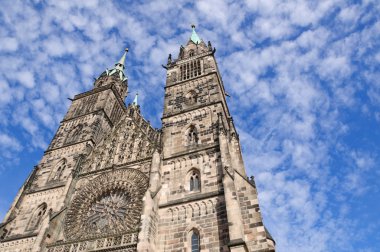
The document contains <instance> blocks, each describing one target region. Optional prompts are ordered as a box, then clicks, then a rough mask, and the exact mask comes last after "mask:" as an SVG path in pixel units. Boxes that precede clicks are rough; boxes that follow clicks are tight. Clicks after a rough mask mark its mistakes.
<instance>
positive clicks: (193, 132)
mask: <svg viewBox="0 0 380 252" xmlns="http://www.w3.org/2000/svg"><path fill="white" fill-rule="evenodd" d="M187 142H188V143H189V145H192V144H197V143H198V132H197V129H196V128H195V126H194V125H191V126H190V127H189V129H188V131H187Z"/></svg>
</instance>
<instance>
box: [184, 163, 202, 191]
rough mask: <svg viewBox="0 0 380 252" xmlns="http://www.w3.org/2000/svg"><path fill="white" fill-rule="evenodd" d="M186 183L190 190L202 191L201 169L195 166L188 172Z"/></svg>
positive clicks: (187, 189)
mask: <svg viewBox="0 0 380 252" xmlns="http://www.w3.org/2000/svg"><path fill="white" fill-rule="evenodd" d="M185 185H186V186H185V189H186V191H188V192H200V191H201V173H200V171H199V169H197V168H195V167H193V168H191V169H190V170H189V171H188V172H187V174H186V182H185Z"/></svg>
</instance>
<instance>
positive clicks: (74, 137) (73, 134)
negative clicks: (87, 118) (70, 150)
mask: <svg viewBox="0 0 380 252" xmlns="http://www.w3.org/2000/svg"><path fill="white" fill-rule="evenodd" d="M82 130H83V124H78V125H77V126H75V127H74V128H73V129H72V130H71V131H70V132H69V134H68V135H67V137H66V141H65V143H66V144H70V143H73V142H75V141H78V140H79V137H80V134H81V132H82Z"/></svg>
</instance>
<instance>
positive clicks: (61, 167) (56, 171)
mask: <svg viewBox="0 0 380 252" xmlns="http://www.w3.org/2000/svg"><path fill="white" fill-rule="evenodd" d="M66 166H67V161H66V159H62V160H61V161H59V162H58V163H57V165H56V168H55V169H54V174H53V176H52V177H51V180H52V181H56V180H60V178H61V176H62V174H63V171H64V170H65V169H66Z"/></svg>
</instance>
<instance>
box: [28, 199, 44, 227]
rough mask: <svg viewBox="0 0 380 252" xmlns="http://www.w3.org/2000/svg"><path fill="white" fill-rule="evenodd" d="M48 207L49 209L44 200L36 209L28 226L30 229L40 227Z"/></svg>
mask: <svg viewBox="0 0 380 252" xmlns="http://www.w3.org/2000/svg"><path fill="white" fill-rule="evenodd" d="M46 209H47V204H46V203H45V202H43V203H42V204H40V205H39V206H38V207H37V208H36V209H35V210H34V212H33V214H32V216H31V218H30V220H29V223H28V225H27V228H26V229H27V230H28V231H33V230H36V229H37V228H38V227H39V225H40V223H41V221H42V218H43V217H44V215H45V213H46Z"/></svg>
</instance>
